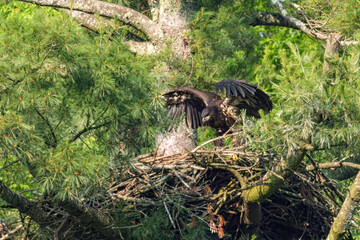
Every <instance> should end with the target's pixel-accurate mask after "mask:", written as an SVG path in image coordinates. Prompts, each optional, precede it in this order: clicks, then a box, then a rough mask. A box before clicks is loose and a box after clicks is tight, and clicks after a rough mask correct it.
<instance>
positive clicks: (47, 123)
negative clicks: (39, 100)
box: [34, 107, 57, 147]
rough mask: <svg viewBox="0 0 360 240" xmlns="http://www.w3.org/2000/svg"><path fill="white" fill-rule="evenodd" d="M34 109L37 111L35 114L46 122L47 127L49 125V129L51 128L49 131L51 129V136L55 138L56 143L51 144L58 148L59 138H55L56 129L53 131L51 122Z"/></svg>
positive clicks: (36, 110)
mask: <svg viewBox="0 0 360 240" xmlns="http://www.w3.org/2000/svg"><path fill="white" fill-rule="evenodd" d="M34 109H35V112H36V113H37V114H38V115H39V116H40V117H41V118H42V119H43V120H44V121H45V123H46V125H48V127H49V129H50V134H51V136H52V138H53V140H54V142H53V143H52V144H51V146H53V147H56V145H57V138H56V136H55V132H54V129H53V127H52V126H51V124H50V122H49V119H47V118H46V117H44V116H43V115H42V114H41V113H40V111H39V110H38V109H37V108H36V107H34Z"/></svg>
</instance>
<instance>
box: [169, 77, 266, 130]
mask: <svg viewBox="0 0 360 240" xmlns="http://www.w3.org/2000/svg"><path fill="white" fill-rule="evenodd" d="M215 90H216V93H213V92H205V91H200V90H197V89H195V88H191V87H180V88H177V89H174V90H172V91H170V92H167V93H165V94H164V97H165V99H166V106H167V109H168V116H169V117H170V118H171V119H174V118H177V117H179V116H181V115H183V114H185V120H186V125H187V126H188V127H189V128H192V129H196V128H198V127H200V126H209V127H212V128H214V129H215V130H216V135H217V136H221V135H223V134H224V133H226V132H227V131H228V130H229V129H230V128H231V126H232V125H233V124H234V123H235V122H237V121H239V120H240V121H241V117H240V115H241V110H246V114H247V115H249V116H253V117H255V118H260V114H259V110H260V109H262V110H263V111H264V112H265V113H268V112H270V111H271V109H272V102H271V100H270V98H269V96H268V95H267V94H266V93H265V92H263V91H261V90H260V89H258V87H257V84H255V85H254V84H250V83H247V82H246V81H245V80H236V79H225V80H222V81H220V82H218V83H216V84H215ZM220 91H221V93H224V91H226V97H225V98H224V99H222V98H221V97H220V96H219V95H218V94H217V93H219V92H220Z"/></svg>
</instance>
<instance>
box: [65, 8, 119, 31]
mask: <svg viewBox="0 0 360 240" xmlns="http://www.w3.org/2000/svg"><path fill="white" fill-rule="evenodd" d="M63 11H64V12H65V13H67V14H68V15H69V16H71V17H73V18H74V19H75V20H76V21H77V22H78V23H80V24H81V25H83V26H84V27H86V28H88V29H90V30H92V31H94V32H99V28H100V26H104V27H108V26H112V25H114V24H113V21H111V20H110V19H106V18H104V17H99V18H96V16H95V15H94V14H90V13H85V12H81V11H76V10H68V9H63Z"/></svg>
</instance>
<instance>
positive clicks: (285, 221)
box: [110, 147, 343, 239]
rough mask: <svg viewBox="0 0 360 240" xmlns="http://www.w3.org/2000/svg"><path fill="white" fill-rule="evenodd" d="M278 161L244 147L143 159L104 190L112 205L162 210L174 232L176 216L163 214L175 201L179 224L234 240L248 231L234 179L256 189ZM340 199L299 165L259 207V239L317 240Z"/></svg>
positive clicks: (322, 178) (318, 176) (331, 187)
mask: <svg viewBox="0 0 360 240" xmlns="http://www.w3.org/2000/svg"><path fill="white" fill-rule="evenodd" d="M280 159H281V155H277V154H270V153H269V152H267V151H262V152H254V151H249V150H248V149H246V148H245V147H237V148H232V149H229V148H221V149H211V150H200V149H196V150H195V151H194V150H193V151H192V152H188V153H184V154H176V155H172V156H166V157H161V156H160V157H159V156H150V155H144V156H140V157H138V158H136V159H135V160H133V162H132V165H133V168H132V169H128V170H126V171H124V170H122V171H119V175H117V176H116V177H115V179H114V183H113V185H112V186H111V187H110V190H111V191H112V192H113V193H114V195H113V199H114V200H116V199H117V200H120V199H121V200H125V201H126V202H131V203H132V204H135V205H136V206H137V207H140V206H141V207H143V208H144V209H146V208H147V207H148V208H149V206H154V205H157V204H160V205H163V206H164V207H165V209H166V211H167V213H168V216H167V217H168V218H169V219H170V221H171V223H172V224H173V227H174V230H175V231H176V229H177V228H181V224H179V223H178V218H179V216H174V214H172V211H171V210H169V209H170V207H171V206H173V204H174V203H175V202H176V203H177V204H179V202H180V203H181V204H182V206H181V207H183V208H185V209H187V212H188V215H187V216H184V215H182V216H181V218H182V221H181V222H182V223H184V222H185V223H188V225H191V222H192V223H193V222H194V218H200V219H202V220H204V221H205V222H206V223H207V224H208V225H209V230H210V231H211V232H213V233H214V235H215V233H217V234H218V237H220V238H222V237H223V236H224V235H225V237H226V236H231V238H234V237H236V236H238V237H239V236H240V235H241V234H243V233H244V231H246V228H247V227H249V226H248V225H246V224H245V222H246V221H245V220H244V219H245V218H246V216H244V214H245V210H244V204H243V199H242V197H241V194H242V192H241V185H240V183H239V180H240V181H246V182H247V183H248V184H249V183H251V184H255V183H257V184H259V183H260V184H261V181H262V177H263V176H264V175H265V173H266V172H267V171H271V169H272V167H273V166H275V165H276V164H277V163H278V162H279V161H280ZM239 176H240V177H239ZM240 178H241V179H242V180H241V179H240ZM179 199H181V201H179ZM342 199H343V196H342V194H341V193H340V192H338V190H337V189H336V187H335V185H334V183H333V182H332V181H331V180H329V179H328V178H327V177H326V176H325V175H324V174H323V173H322V172H321V170H318V169H316V170H313V171H306V170H305V167H304V166H302V167H300V169H299V170H298V171H297V172H295V173H294V175H293V176H292V177H291V178H290V179H288V180H287V181H286V182H285V184H284V185H283V186H282V187H281V188H280V190H278V191H277V192H276V193H275V194H273V195H272V196H271V197H270V198H269V199H268V200H267V201H265V202H263V203H261V209H262V210H261V212H262V220H261V224H260V228H259V230H260V232H259V234H260V235H261V236H262V238H264V239H299V238H302V239H323V238H324V237H325V236H326V235H327V234H328V232H329V230H330V226H331V222H332V220H333V217H334V213H335V210H334V209H335V208H337V207H338V206H339V205H338V202H341V200H342ZM215 236H216V235H215ZM284 237H285V238H284Z"/></svg>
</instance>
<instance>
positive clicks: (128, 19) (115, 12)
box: [21, 0, 163, 42]
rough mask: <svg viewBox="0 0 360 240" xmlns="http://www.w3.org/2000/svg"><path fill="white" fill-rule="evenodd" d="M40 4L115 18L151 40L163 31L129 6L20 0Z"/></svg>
mask: <svg viewBox="0 0 360 240" xmlns="http://www.w3.org/2000/svg"><path fill="white" fill-rule="evenodd" d="M21 1H23V2H29V3H34V4H37V5H40V6H50V7H54V8H64V9H70V10H76V11H80V12H85V13H91V14H95V13H96V14H99V15H100V16H103V17H109V18H117V19H119V20H120V21H121V22H123V23H125V24H129V25H131V26H133V27H135V28H137V29H139V30H140V31H141V32H143V33H145V34H146V35H147V36H148V37H149V39H150V40H151V41H152V42H158V41H161V40H162V38H163V32H162V30H161V29H159V28H158V27H157V25H156V24H155V23H154V22H153V21H152V20H151V19H150V18H148V17H147V16H145V15H144V14H142V13H140V12H138V11H135V10H133V9H131V8H127V7H123V6H120V5H117V4H113V3H106V2H101V1H97V0H73V1H70V0H21Z"/></svg>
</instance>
